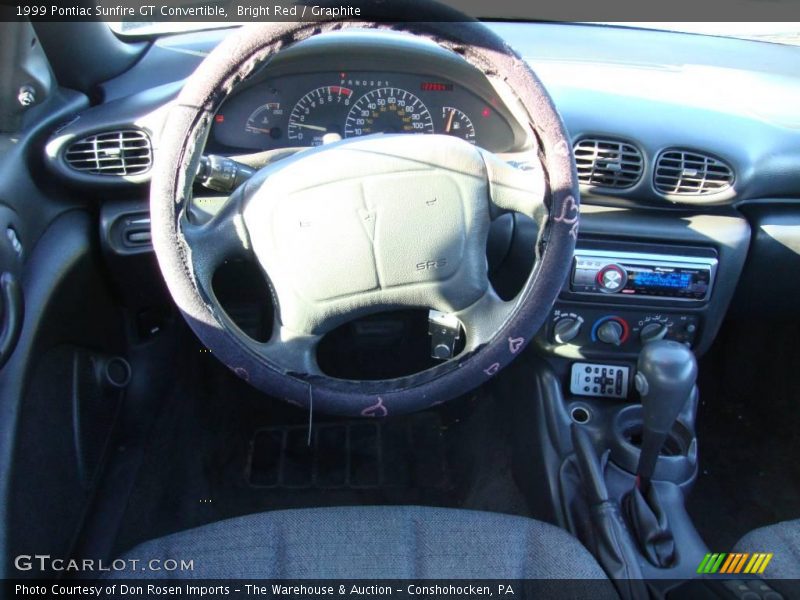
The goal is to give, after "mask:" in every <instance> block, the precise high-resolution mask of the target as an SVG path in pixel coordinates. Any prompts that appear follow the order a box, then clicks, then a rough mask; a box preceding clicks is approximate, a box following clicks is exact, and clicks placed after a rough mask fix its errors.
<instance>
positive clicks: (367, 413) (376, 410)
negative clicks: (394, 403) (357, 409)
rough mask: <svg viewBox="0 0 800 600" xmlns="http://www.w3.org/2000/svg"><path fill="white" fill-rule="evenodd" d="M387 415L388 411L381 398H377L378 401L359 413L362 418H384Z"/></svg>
mask: <svg viewBox="0 0 800 600" xmlns="http://www.w3.org/2000/svg"><path fill="white" fill-rule="evenodd" d="M388 414H389V409H388V408H386V406H385V405H384V404H383V398H381V397H380V396H378V401H377V402H376V403H375V404H373V405H372V406H368V407H367V408H365V409H364V410H362V411H361V416H362V417H385V416H386V415H388Z"/></svg>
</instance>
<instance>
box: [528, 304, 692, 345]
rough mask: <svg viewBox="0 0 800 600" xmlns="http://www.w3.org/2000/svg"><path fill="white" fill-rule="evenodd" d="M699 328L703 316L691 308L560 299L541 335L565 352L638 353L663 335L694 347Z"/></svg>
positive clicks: (663, 337)
mask: <svg viewBox="0 0 800 600" xmlns="http://www.w3.org/2000/svg"><path fill="white" fill-rule="evenodd" d="M699 328H700V317H699V316H698V315H697V314H696V313H691V312H672V311H653V310H631V309H627V308H626V309H622V310H614V309H613V308H612V307H602V306H591V307H586V306H581V305H563V304H561V303H558V304H556V307H555V309H554V310H553V312H552V313H551V315H550V319H549V321H548V323H547V325H546V327H545V329H544V330H543V332H542V333H541V334H540V338H542V339H541V341H542V342H543V343H544V345H545V346H547V347H548V349H550V350H552V351H554V352H555V353H556V354H561V355H563V356H571V357H574V356H600V355H608V354H638V352H639V350H640V349H641V347H642V345H644V344H646V343H647V342H650V341H654V340H661V339H668V340H675V341H678V342H681V343H684V344H686V345H688V346H690V347H691V346H692V345H693V343H694V341H695V338H696V337H697V335H698V331H699Z"/></svg>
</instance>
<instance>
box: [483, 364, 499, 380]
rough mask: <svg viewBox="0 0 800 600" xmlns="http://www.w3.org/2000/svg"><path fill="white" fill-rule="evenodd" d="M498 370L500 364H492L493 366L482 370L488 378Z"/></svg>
mask: <svg viewBox="0 0 800 600" xmlns="http://www.w3.org/2000/svg"><path fill="white" fill-rule="evenodd" d="M499 370H500V363H494V364H493V365H489V366H488V367H487V368H485V369H484V370H483V372H484V373H486V374H487V375H488V376H489V377H491V376H492V375H494V374H495V373H497V372H498V371H499Z"/></svg>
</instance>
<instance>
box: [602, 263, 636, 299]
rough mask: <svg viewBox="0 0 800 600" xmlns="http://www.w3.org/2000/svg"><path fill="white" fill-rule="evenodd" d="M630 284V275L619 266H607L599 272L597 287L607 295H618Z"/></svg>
mask: <svg viewBox="0 0 800 600" xmlns="http://www.w3.org/2000/svg"><path fill="white" fill-rule="evenodd" d="M627 282H628V273H627V272H626V271H625V269H623V268H622V267H620V266H619V265H606V266H605V267H603V268H602V269H600V270H599V271H598V272H597V285H598V286H599V287H600V289H601V290H602V291H603V292H606V293H607V294H616V293H617V292H619V291H620V290H622V288H624V287H625V284H626V283H627Z"/></svg>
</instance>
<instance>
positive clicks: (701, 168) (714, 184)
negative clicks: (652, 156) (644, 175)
mask: <svg viewBox="0 0 800 600" xmlns="http://www.w3.org/2000/svg"><path fill="white" fill-rule="evenodd" d="M653 183H654V185H655V187H656V190H658V191H659V192H661V193H662V194H669V195H677V196H703V195H706V194H715V193H717V192H722V191H724V190H726V189H728V188H729V187H731V185H732V184H733V170H732V169H731V168H730V167H729V166H728V165H727V164H726V163H724V162H722V161H721V160H719V159H717V158H714V157H713V156H709V155H707V154H700V153H699V152H691V151H688V150H680V149H670V150H665V151H664V152H662V153H661V154H660V155H659V156H658V159H657V160H656V169H655V176H654V180H653Z"/></svg>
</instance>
